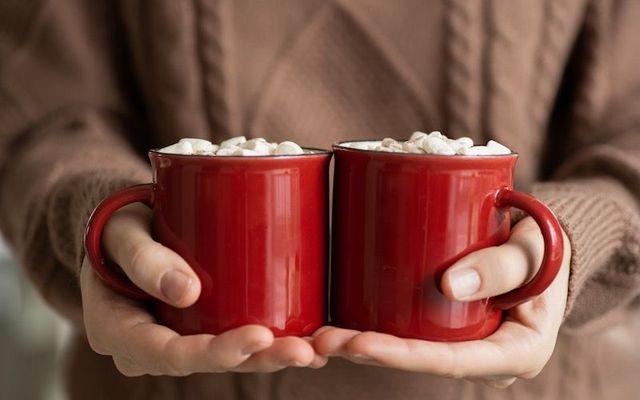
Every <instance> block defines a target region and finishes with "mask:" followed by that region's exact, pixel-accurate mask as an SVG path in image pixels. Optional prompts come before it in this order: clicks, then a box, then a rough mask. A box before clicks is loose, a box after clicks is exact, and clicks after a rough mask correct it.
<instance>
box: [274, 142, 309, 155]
mask: <svg viewBox="0 0 640 400" xmlns="http://www.w3.org/2000/svg"><path fill="white" fill-rule="evenodd" d="M302 153H304V151H303V150H302V147H300V146H298V145H297V144H296V143H293V142H289V141H284V142H282V143H280V144H279V145H278V147H276V151H275V153H274V154H275V155H279V156H281V155H296V154H302Z"/></svg>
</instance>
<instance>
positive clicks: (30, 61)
mask: <svg viewBox="0 0 640 400" xmlns="http://www.w3.org/2000/svg"><path fill="white" fill-rule="evenodd" d="M638 21H640V2H638V1H632V0H628V1H627V0H619V1H615V0H593V1H588V0H538V1H524V0H518V1H515V0H514V1H507V0H505V1H499V0H482V1H481V0H477V1H470V0H449V1H444V0H433V1H420V0H398V1H385V0H376V1H374V0H304V1H301V0H262V1H257V0H155V1H150V0H120V1H118V0H101V1H93V0H84V1H82V0H64V1H45V0H3V1H2V2H0V228H1V229H2V233H3V235H5V236H6V237H7V239H8V240H9V241H10V243H11V245H12V247H13V249H14V250H15V253H16V255H17V256H18V257H19V259H20V262H21V263H22V265H23V266H24V268H25V270H26V271H27V273H28V274H29V276H30V278H31V279H32V280H33V282H34V285H36V287H37V288H38V289H39V290H40V292H41V293H42V295H43V296H44V297H45V298H46V299H47V300H48V301H49V302H50V304H51V305H52V306H53V307H55V308H56V309H57V310H59V311H60V312H61V313H62V314H63V315H65V316H67V317H68V318H70V319H71V320H72V321H73V322H74V323H75V326H76V327H77V330H78V335H77V338H76V341H75V342H74V345H73V346H72V347H71V348H70V349H69V357H68V359H67V361H68V362H67V365H68V371H67V372H68V382H69V389H70V393H71V394H72V398H76V399H98V398H105V399H107V398H108V399H115V398H117V399H129V398H131V399H140V398H153V399H178V398H180V399H191V398H193V399H200V398H224V399H226V398H230V399H307V398H309V399H332V400H338V399H356V398H362V399H391V398H398V399H431V398H433V399H482V398H492V399H500V398H518V399H529V398H531V399H533V398H536V399H539V398H556V399H573V398H582V399H591V398H593V399H605V398H607V399H609V398H611V399H614V398H615V399H631V398H637V397H636V396H637V393H638V392H639V391H640V380H638V379H637V371H638V369H639V368H640V341H638V339H637V337H638V335H640V316H639V314H640V311H639V310H638V306H639V305H640V304H639V303H640V301H639V300H638V297H639V294H640V213H639V210H638V199H639V198H640V72H639V71H640V24H639V23H638ZM418 129H420V130H430V129H440V130H443V131H444V132H446V133H447V134H448V135H451V136H454V137H457V136H463V135H465V136H471V137H472V138H474V139H475V140H487V139H489V138H495V139H496V140H498V141H500V142H503V143H505V144H506V145H508V146H509V147H511V148H513V149H515V150H517V151H518V152H519V153H520V155H521V157H520V161H519V165H518V174H517V186H519V187H520V188H523V189H526V190H529V191H531V192H532V193H533V194H534V195H535V196H537V197H539V198H540V199H542V200H543V201H545V202H546V203H547V204H548V205H549V206H550V207H551V208H552V209H553V210H554V211H555V213H556V214H557V216H558V218H559V219H560V221H561V223H562V225H563V227H564V229H565V231H566V232H567V234H568V235H569V237H570V240H571V243H572V248H573V252H572V259H571V278H570V283H569V285H570V288H569V289H570V294H569V301H568V307H567V313H566V320H565V323H564V326H563V329H562V332H561V334H560V337H559V342H558V345H557V347H556V351H555V353H554V356H553V357H552V359H551V361H550V363H549V364H548V366H547V367H546V368H545V370H544V371H543V373H542V374H541V375H540V376H538V377H537V378H535V379H533V380H531V381H518V382H517V383H516V384H515V385H513V386H512V387H511V388H509V389H508V390H505V391H494V390H492V389H488V388H485V387H484V386H478V385H474V384H471V383H468V382H465V381H455V380H448V379H441V378H436V377H432V376H425V375H420V374H412V373H406V372H399V371H394V370H389V369H382V368H373V367H366V366H356V365H353V364H350V363H348V362H346V361H341V360H335V361H331V362H330V363H329V365H328V366H327V367H325V368H323V369H321V370H317V371H316V370H307V369H293V368H290V369H287V370H284V371H281V372H278V373H275V374H217V375H195V376H191V377H186V378H168V377H156V378H152V377H141V378H125V377H123V376H120V375H119V374H118V373H117V372H116V370H115V368H114V367H113V365H112V363H111V361H110V359H109V358H107V357H103V356H99V355H97V354H94V353H92V352H91V351H90V350H89V348H88V346H87V344H86V341H85V339H84V338H83V337H82V323H81V312H80V310H81V302H80V296H79V288H78V283H77V273H78V269H79V266H80V264H81V260H82V258H83V250H82V235H83V228H84V225H85V223H86V220H87V216H88V214H89V212H90V211H91V210H92V208H93V207H94V206H95V205H96V204H97V202H98V201H100V199H102V198H104V197H105V196H106V195H108V194H109V193H110V192H112V191H113V190H114V189H116V188H119V187H122V186H124V185H128V184H132V183H137V182H145V181H149V180H150V176H149V168H148V166H147V163H146V161H145V159H144V158H145V156H144V154H145V150H146V149H148V148H149V147H155V146H162V145H167V144H169V143H171V142H174V141H176V140H177V139H178V138H180V137H183V136H190V137H204V138H209V139H212V140H221V139H223V138H225V137H228V136H231V135H239V134H245V135H247V136H266V137H268V138H269V139H271V140H284V139H294V140H296V141H298V142H300V143H302V144H304V145H307V146H317V147H325V148H327V147H329V145H330V144H331V143H332V142H333V141H335V140H338V139H344V138H359V137H383V136H394V137H401V136H404V135H407V134H408V133H410V132H412V131H413V130H418Z"/></svg>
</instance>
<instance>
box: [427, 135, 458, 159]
mask: <svg viewBox="0 0 640 400" xmlns="http://www.w3.org/2000/svg"><path fill="white" fill-rule="evenodd" d="M432 133H433V132H432ZM420 147H422V149H423V150H424V151H425V152H426V153H427V154H440V155H447V156H451V155H454V154H456V152H455V151H454V150H453V149H452V148H451V147H449V145H448V144H447V142H446V141H445V140H443V139H442V138H440V137H439V136H437V135H431V134H429V136H427V137H426V138H424V139H422V141H420Z"/></svg>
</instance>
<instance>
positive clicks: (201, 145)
mask: <svg viewBox="0 0 640 400" xmlns="http://www.w3.org/2000/svg"><path fill="white" fill-rule="evenodd" d="M178 143H190V144H191V147H192V148H193V153H192V154H204V153H212V152H215V150H217V149H215V150H214V144H213V143H211V142H210V141H208V140H204V139H196V138H183V139H180V141H179V142H178ZM215 147H217V146H215Z"/></svg>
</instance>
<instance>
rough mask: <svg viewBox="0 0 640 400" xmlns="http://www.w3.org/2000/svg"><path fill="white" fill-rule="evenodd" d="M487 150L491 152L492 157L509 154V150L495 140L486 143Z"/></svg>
mask: <svg viewBox="0 0 640 400" xmlns="http://www.w3.org/2000/svg"><path fill="white" fill-rule="evenodd" d="M487 148H488V149H489V150H491V153H492V154H494V155H502V154H511V150H509V148H508V147H507V146H505V145H502V144H500V143H498V142H496V141H495V140H489V141H488V142H487Z"/></svg>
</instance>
